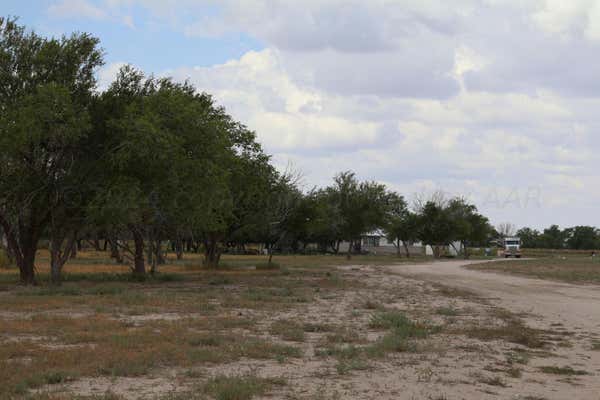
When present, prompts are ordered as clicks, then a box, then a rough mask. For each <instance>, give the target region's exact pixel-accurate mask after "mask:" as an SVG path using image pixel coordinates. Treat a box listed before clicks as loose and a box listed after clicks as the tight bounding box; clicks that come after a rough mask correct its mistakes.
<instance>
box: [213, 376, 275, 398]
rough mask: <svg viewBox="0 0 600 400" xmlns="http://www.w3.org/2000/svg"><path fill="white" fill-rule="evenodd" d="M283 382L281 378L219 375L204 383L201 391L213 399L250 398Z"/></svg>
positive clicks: (262, 393) (260, 394)
mask: <svg viewBox="0 0 600 400" xmlns="http://www.w3.org/2000/svg"><path fill="white" fill-rule="evenodd" d="M285 384H286V382H285V380H283V379H281V378H259V377H257V376H255V375H243V376H225V375H220V376H217V377H215V378H212V379H210V380H209V381H208V382H207V383H205V384H204V386H203V387H202V391H203V392H204V393H206V394H208V395H210V396H211V397H213V398H214V399H215V400H250V399H252V398H254V397H256V396H263V395H265V394H266V393H267V392H269V391H270V390H271V389H272V388H273V387H276V386H283V385H285Z"/></svg>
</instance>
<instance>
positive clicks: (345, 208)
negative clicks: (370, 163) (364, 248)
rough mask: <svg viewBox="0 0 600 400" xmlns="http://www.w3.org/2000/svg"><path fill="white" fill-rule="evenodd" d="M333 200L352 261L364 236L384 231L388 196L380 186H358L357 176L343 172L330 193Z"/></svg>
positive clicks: (359, 183) (373, 183) (335, 180)
mask: <svg viewBox="0 0 600 400" xmlns="http://www.w3.org/2000/svg"><path fill="white" fill-rule="evenodd" d="M327 191H328V192H329V193H328V195H329V198H330V200H331V201H333V202H334V204H335V207H336V208H337V209H338V212H339V214H338V215H339V217H340V221H339V232H340V239H342V240H346V241H348V243H349V246H348V253H347V256H348V258H350V257H351V254H352V251H353V248H354V247H357V244H360V237H361V235H362V234H364V233H366V232H369V231H372V230H374V229H376V228H379V227H382V226H383V225H384V222H385V216H386V214H387V207H388V206H389V203H388V193H387V192H386V188H385V186H384V185H381V184H379V183H376V182H358V180H357V179H356V176H355V174H354V173H353V172H349V171H346V172H342V173H340V174H338V175H337V176H336V177H335V178H334V185H333V186H331V187H329V188H328V189H327Z"/></svg>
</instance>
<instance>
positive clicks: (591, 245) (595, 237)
mask: <svg viewBox="0 0 600 400" xmlns="http://www.w3.org/2000/svg"><path fill="white" fill-rule="evenodd" d="M565 236H566V237H567V239H566V242H567V247H568V248H569V249H573V250H595V249H598V248H600V232H599V231H598V229H596V228H594V227H593V226H575V227H573V228H569V229H566V230H565Z"/></svg>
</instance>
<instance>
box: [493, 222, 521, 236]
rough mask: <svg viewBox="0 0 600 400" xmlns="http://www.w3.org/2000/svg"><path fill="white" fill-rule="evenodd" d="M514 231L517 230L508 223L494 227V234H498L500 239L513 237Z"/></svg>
mask: <svg viewBox="0 0 600 400" xmlns="http://www.w3.org/2000/svg"><path fill="white" fill-rule="evenodd" d="M516 231H517V228H516V227H515V225H514V224H511V223H510V222H503V223H501V224H498V226H497V227H496V232H497V233H498V237H499V238H500V239H504V238H506V237H511V236H515V233H516Z"/></svg>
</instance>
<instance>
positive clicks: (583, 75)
mask: <svg viewBox="0 0 600 400" xmlns="http://www.w3.org/2000/svg"><path fill="white" fill-rule="evenodd" d="M96 4H98V3H96ZM102 4H105V5H106V6H107V9H108V10H110V15H111V18H116V16H119V17H120V18H123V19H122V21H129V22H132V20H127V19H125V18H126V16H128V15H133V14H132V13H131V8H132V7H144V8H146V9H147V10H148V11H149V12H150V14H151V15H152V17H153V18H163V19H164V20H166V21H169V22H170V23H171V25H170V26H173V27H174V29H177V30H179V31H180V32H181V33H182V34H185V35H187V36H188V37H196V36H202V37H206V36H209V37H211V38H213V39H215V38H216V39H218V38H219V37H222V36H227V35H230V34H232V33H240V32H243V33H245V34H247V35H249V36H251V37H253V38H255V39H258V40H259V41H260V42H262V43H264V46H265V48H264V49H262V50H259V51H250V52H247V53H246V54H244V55H243V56H241V57H239V58H236V59H232V60H230V61H228V62H226V63H222V64H218V65H213V66H209V67H194V66H180V65H178V64H177V63H176V62H175V61H174V65H173V68H172V70H170V71H166V72H165V73H166V74H169V75H173V76H175V77H176V78H177V79H186V78H190V80H191V81H192V82H193V83H194V84H196V85H197V87H198V88H199V89H201V90H206V91H208V92H210V93H212V94H214V96H215V97H216V99H217V100H218V102H219V103H221V104H223V105H225V106H226V107H227V109H228V111H230V112H231V113H232V114H233V115H234V116H235V117H236V118H237V119H239V120H241V121H242V122H244V123H246V124H247V125H248V126H249V127H250V128H251V129H254V130H256V131H257V133H258V137H259V139H260V140H261V141H262V142H263V143H264V144H265V147H266V149H267V151H269V152H271V153H273V154H274V157H275V161H276V163H277V164H278V165H282V166H284V165H286V164H287V162H288V161H289V160H291V161H292V162H293V163H294V164H295V165H297V166H298V167H300V168H301V169H303V170H304V171H305V172H306V174H307V179H306V180H307V181H308V182H311V183H315V184H320V185H322V184H327V183H328V182H329V180H330V178H331V176H333V175H334V174H335V173H336V172H338V171H340V170H344V169H352V170H355V171H356V172H357V173H358V174H359V175H360V176H361V177H363V178H366V179H377V180H380V181H383V182H386V183H388V184H389V185H390V186H391V187H394V188H397V189H398V190H402V191H403V192H404V193H405V194H407V195H408V196H409V197H410V193H412V192H415V191H420V190H427V191H431V190H434V189H436V188H443V189H444V190H446V191H449V192H451V193H461V194H465V195H468V196H470V198H472V199H473V201H475V202H476V203H477V204H478V205H479V206H480V207H481V208H482V210H483V211H484V212H486V213H487V214H489V215H490V216H491V217H492V219H493V221H494V222H501V221H506V220H510V221H513V222H515V223H517V224H518V225H526V224H533V225H536V226H541V225H544V224H549V223H551V222H556V223H560V224H563V225H573V224H584V223H591V224H596V225H600V219H599V218H600V217H599V216H598V214H597V212H596V210H595V208H596V207H597V203H598V202H599V201H600V189H599V188H598V185H597V182H598V181H599V180H600V173H599V172H597V165H596V164H597V158H598V156H597V155H598V154H600V135H597V132H598V131H599V130H600V114H599V113H598V112H597V110H598V109H599V108H600V100H598V97H599V96H598V95H599V94H600V80H598V79H597V73H596V71H598V70H599V69H600V51H599V50H600V40H599V39H600V1H597V0H571V1H559V0H529V1H520V0H457V1H452V2H440V1H424V0H394V1H389V0H372V1H359V0H350V1H346V0H344V1H342V0H327V1H325V0H307V1H303V2H288V1H277V0H254V1H250V0H223V1H219V2H216V1H212V2H210V1H209V2H203V1H202V2H201V1H192V0H185V1H183V2H177V3H176V4H175V3H174V2H173V1H158V0H148V1H141V0H105V2H104V3H102ZM208 6H214V7H216V8H217V10H218V12H211V13H204V12H202V10H204V9H205V8H206V7H208ZM92 15H93V14H90V17H92ZM195 15H197V16H198V17H197V18H193V16H195ZM131 61H135V60H131ZM120 65H121V63H116V64H113V65H109V66H107V67H105V68H104V69H103V70H102V72H101V74H100V86H101V87H106V85H107V82H110V81H111V80H112V78H113V77H114V74H115V73H116V71H117V70H118V67H119V66H120Z"/></svg>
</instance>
